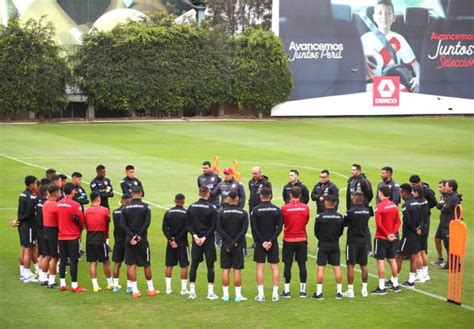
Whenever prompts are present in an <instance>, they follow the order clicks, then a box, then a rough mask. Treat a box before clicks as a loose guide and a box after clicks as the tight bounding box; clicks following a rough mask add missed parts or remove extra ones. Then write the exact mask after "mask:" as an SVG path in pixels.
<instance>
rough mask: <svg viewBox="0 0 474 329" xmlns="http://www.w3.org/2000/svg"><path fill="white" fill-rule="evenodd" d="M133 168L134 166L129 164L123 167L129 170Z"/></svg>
mask: <svg viewBox="0 0 474 329" xmlns="http://www.w3.org/2000/svg"><path fill="white" fill-rule="evenodd" d="M133 169H135V167H134V166H132V165H130V164H129V165H127V166H126V167H125V171H129V170H133Z"/></svg>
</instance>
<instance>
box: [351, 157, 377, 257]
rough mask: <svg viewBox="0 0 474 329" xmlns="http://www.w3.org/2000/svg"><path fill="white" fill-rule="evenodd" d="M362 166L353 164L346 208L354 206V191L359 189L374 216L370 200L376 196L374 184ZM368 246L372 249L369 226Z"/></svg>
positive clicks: (365, 204)
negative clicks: (352, 197)
mask: <svg viewBox="0 0 474 329" xmlns="http://www.w3.org/2000/svg"><path fill="white" fill-rule="evenodd" d="M361 170H362V168H361V166H360V165H359V164H353V165H352V169H351V175H352V176H351V177H350V178H349V179H348V180H347V190H346V192H347V193H346V209H347V210H349V209H351V208H352V206H353V205H352V199H351V195H352V193H354V192H356V191H358V192H362V193H363V194H364V202H363V205H364V206H365V207H367V208H369V210H370V214H371V216H373V215H374V214H373V210H372V207H370V202H371V201H372V199H373V198H374V192H373V191H372V184H371V183H370V181H369V180H368V179H367V177H365V174H364V173H362V172H361ZM366 243H367V248H368V250H369V252H371V251H372V235H371V234H370V228H369V226H367V240H366Z"/></svg>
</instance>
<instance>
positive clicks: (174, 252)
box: [165, 243, 189, 267]
mask: <svg viewBox="0 0 474 329" xmlns="http://www.w3.org/2000/svg"><path fill="white" fill-rule="evenodd" d="M178 263H179V267H187V266H189V247H188V244H187V243H183V244H179V245H178V247H177V248H172V247H171V246H170V244H169V243H168V244H167V246H166V261H165V265H166V266H167V267H170V266H176V265H178Z"/></svg>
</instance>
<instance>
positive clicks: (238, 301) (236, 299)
mask: <svg viewBox="0 0 474 329" xmlns="http://www.w3.org/2000/svg"><path fill="white" fill-rule="evenodd" d="M246 300H247V297H244V296H237V297H235V299H234V301H235V302H236V303H240V302H244V301H246Z"/></svg>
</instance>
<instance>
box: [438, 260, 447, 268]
mask: <svg viewBox="0 0 474 329" xmlns="http://www.w3.org/2000/svg"><path fill="white" fill-rule="evenodd" d="M438 265H439V267H441V268H443V267H445V266H446V265H448V262H447V261H442V262H441V263H439V264H438Z"/></svg>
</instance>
